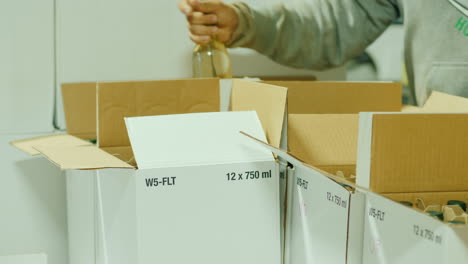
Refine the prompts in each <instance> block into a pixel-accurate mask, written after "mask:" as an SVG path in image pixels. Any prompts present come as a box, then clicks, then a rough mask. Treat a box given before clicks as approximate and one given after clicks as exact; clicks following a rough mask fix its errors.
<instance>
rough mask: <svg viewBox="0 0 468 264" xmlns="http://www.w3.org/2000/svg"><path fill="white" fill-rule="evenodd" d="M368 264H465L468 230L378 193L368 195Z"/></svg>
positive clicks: (366, 236) (365, 239)
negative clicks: (448, 223)
mask: <svg viewBox="0 0 468 264" xmlns="http://www.w3.org/2000/svg"><path fill="white" fill-rule="evenodd" d="M365 215H366V217H365V231H364V247H363V248H364V251H363V262H362V263H364V264H367V263H369V264H371V263H372V264H375V263H401V264H410V263H411V264H412V263H446V264H449V263H465V262H466V260H467V259H468V227H467V226H450V225H447V224H445V223H443V222H441V221H439V220H436V219H434V218H432V217H430V216H428V215H426V214H424V213H422V212H419V211H417V210H415V209H412V208H408V207H406V206H404V205H402V204H399V203H397V202H395V201H392V200H390V199H388V198H385V197H383V196H381V195H378V194H375V193H367V194H366V214H365Z"/></svg>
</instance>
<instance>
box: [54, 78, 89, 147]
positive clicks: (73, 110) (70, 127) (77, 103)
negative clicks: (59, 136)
mask: <svg viewBox="0 0 468 264" xmlns="http://www.w3.org/2000/svg"><path fill="white" fill-rule="evenodd" d="M62 99H63V110H64V112H65V121H66V124H67V133H68V134H70V135H73V136H76V137H79V138H83V139H96V83H95V82H87V83H65V84H62Z"/></svg>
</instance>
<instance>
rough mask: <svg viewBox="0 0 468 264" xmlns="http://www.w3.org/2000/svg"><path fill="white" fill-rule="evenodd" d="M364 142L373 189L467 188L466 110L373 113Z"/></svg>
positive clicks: (453, 189)
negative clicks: (368, 144) (368, 151)
mask: <svg viewBox="0 0 468 264" xmlns="http://www.w3.org/2000/svg"><path fill="white" fill-rule="evenodd" d="M369 140H371V143H372V145H371V156H370V158H369V159H370V161H371V163H370V176H369V177H370V187H371V189H372V190H373V191H375V192H379V193H402V192H450V191H466V190H468V174H467V172H468V162H467V160H468V114H447V113H446V114H425V113H414V114H410V113H406V114H398V113H392V114H385V113H380V114H379V113H375V114H373V117H372V138H371V139H369ZM359 162H361V161H359ZM359 176H360V175H358V177H359Z"/></svg>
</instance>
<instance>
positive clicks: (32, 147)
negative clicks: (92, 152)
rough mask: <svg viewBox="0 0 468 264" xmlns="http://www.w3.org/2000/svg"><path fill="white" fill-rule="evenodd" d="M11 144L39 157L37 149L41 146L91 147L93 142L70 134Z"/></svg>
mask: <svg viewBox="0 0 468 264" xmlns="http://www.w3.org/2000/svg"><path fill="white" fill-rule="evenodd" d="M11 144H12V145H13V146H14V147H16V148H18V149H19V150H21V151H23V152H26V153H28V154H30V155H39V154H40V152H39V151H37V149H36V147H40V146H62V147H75V146H91V145H93V144H92V143H91V142H88V141H85V140H82V139H79V138H77V137H74V136H71V135H68V134H57V135H50V136H45V137H35V138H30V139H23V140H18V141H13V142H11Z"/></svg>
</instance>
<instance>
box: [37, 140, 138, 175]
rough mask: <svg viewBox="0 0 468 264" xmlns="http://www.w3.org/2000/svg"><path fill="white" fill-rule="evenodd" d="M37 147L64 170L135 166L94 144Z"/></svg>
mask: <svg viewBox="0 0 468 264" xmlns="http://www.w3.org/2000/svg"><path fill="white" fill-rule="evenodd" d="M35 148H36V149H37V151H39V152H40V153H41V154H42V155H44V156H45V157H46V158H47V159H49V160H50V161H52V162H53V163H55V164H56V165H57V166H59V167H60V168H61V169H62V170H72V169H78V170H80V169H86V170H88V169H103V168H133V167H132V166H130V165H129V164H127V163H125V162H123V161H122V160H120V159H118V158H116V157H114V156H112V155H110V154H109V153H107V152H105V151H103V150H101V149H99V148H98V147H96V146H94V145H91V146H90V145H87V146H68V147H67V146H37V147H35Z"/></svg>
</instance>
